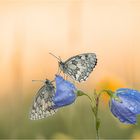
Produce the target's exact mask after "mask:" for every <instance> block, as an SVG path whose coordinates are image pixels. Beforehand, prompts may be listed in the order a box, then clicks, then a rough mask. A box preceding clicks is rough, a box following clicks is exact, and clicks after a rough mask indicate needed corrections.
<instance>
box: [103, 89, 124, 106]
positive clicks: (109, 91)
mask: <svg viewBox="0 0 140 140" xmlns="http://www.w3.org/2000/svg"><path fill="white" fill-rule="evenodd" d="M105 91H106V92H107V94H108V95H109V96H110V97H111V98H113V99H114V100H116V101H117V102H120V103H122V100H121V99H120V98H119V97H118V96H117V94H116V93H115V92H113V91H111V90H105Z"/></svg>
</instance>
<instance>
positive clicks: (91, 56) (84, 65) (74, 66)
mask: <svg viewBox="0 0 140 140" xmlns="http://www.w3.org/2000/svg"><path fill="white" fill-rule="evenodd" d="M50 54H51V55H53V54H52V53H50ZM53 56H54V57H56V56H55V55H53ZM56 58H57V59H58V63H59V68H60V70H61V71H63V72H64V74H66V75H68V76H70V77H71V78H72V79H74V80H76V81H78V82H82V81H86V79H87V78H88V77H89V74H90V73H91V72H92V71H93V68H94V67H95V66H96V64H97V58H96V54H95V53H83V54H79V55H76V56H73V57H71V58H69V59H68V60H66V61H65V62H62V61H61V58H60V57H59V58H58V57H56Z"/></svg>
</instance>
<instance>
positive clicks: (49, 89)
mask: <svg viewBox="0 0 140 140" xmlns="http://www.w3.org/2000/svg"><path fill="white" fill-rule="evenodd" d="M54 94H55V89H54V86H53V85H52V84H51V83H49V84H45V85H44V86H42V87H41V88H40V90H39V91H38V92H37V95H36V97H35V99H34V101H33V105H32V109H31V111H30V119H31V120H38V119H43V118H45V117H48V116H51V115H53V114H55V112H56V111H57V110H56V109H54V108H53V106H54V103H53V101H52V98H53V96H54Z"/></svg>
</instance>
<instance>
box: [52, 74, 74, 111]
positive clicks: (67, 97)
mask: <svg viewBox="0 0 140 140" xmlns="http://www.w3.org/2000/svg"><path fill="white" fill-rule="evenodd" d="M55 81H56V94H55V96H54V97H53V102H54V104H55V106H54V107H55V108H59V107H62V106H66V105H69V104H72V103H73V102H74V101H75V99H76V94H75V93H74V92H75V91H76V87H75V86H74V85H73V84H72V83H71V82H69V81H67V80H64V79H63V77H61V76H59V75H56V78H55Z"/></svg>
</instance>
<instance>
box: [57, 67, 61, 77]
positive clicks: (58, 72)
mask: <svg viewBox="0 0 140 140" xmlns="http://www.w3.org/2000/svg"><path fill="white" fill-rule="evenodd" d="M60 73H61V70H60V68H59V67H58V71H57V75H60Z"/></svg>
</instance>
